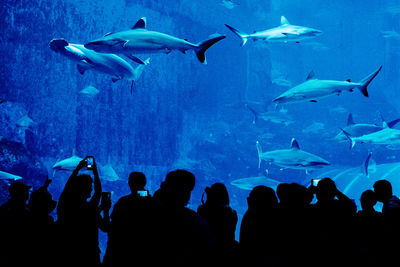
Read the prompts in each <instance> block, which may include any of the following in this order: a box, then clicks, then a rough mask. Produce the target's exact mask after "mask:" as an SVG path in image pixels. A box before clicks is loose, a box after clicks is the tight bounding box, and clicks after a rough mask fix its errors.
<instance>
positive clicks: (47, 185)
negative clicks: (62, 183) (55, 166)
mask: <svg viewBox="0 0 400 267" xmlns="http://www.w3.org/2000/svg"><path fill="white" fill-rule="evenodd" d="M52 181H53V180H50V179H49V176H48V175H46V181H45V182H44V185H43V187H44V188H48V187H49V185H50V184H51V182H52Z"/></svg>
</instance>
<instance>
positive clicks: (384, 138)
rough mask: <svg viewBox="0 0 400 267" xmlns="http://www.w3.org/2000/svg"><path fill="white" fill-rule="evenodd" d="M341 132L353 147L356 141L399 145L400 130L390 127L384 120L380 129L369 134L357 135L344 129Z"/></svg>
mask: <svg viewBox="0 0 400 267" xmlns="http://www.w3.org/2000/svg"><path fill="white" fill-rule="evenodd" d="M342 131H343V133H344V134H345V136H346V137H347V139H348V140H349V141H350V142H351V147H350V148H353V147H354V146H355V144H356V143H357V142H359V143H366V144H373V145H386V146H388V145H392V146H395V145H399V144H400V130H398V129H392V128H390V127H389V125H388V124H387V123H386V122H385V121H384V122H383V124H382V129H381V130H379V131H376V132H373V133H370V134H365V135H362V136H359V137H355V136H352V135H351V134H350V133H348V132H347V131H346V130H344V129H342Z"/></svg>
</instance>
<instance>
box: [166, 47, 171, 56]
mask: <svg viewBox="0 0 400 267" xmlns="http://www.w3.org/2000/svg"><path fill="white" fill-rule="evenodd" d="M171 52H172V50H171V48H168V47H166V48H165V54H167V55H168V54H169V53H171Z"/></svg>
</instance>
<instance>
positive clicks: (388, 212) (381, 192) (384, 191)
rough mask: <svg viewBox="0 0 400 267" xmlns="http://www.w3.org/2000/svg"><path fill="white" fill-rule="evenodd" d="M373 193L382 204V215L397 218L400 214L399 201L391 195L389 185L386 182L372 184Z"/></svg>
mask: <svg viewBox="0 0 400 267" xmlns="http://www.w3.org/2000/svg"><path fill="white" fill-rule="evenodd" d="M374 191H375V193H376V198H377V200H378V201H380V202H382V203H383V207H382V213H383V215H385V216H387V217H392V216H394V217H398V216H399V214H400V200H399V198H398V197H397V196H395V195H393V192H392V185H391V183H390V182H389V181H387V180H379V181H376V182H375V183H374Z"/></svg>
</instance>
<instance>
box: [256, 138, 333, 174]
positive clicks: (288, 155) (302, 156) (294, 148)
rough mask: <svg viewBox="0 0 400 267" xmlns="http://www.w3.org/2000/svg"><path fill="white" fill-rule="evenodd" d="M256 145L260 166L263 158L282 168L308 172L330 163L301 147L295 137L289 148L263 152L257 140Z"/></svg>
mask: <svg viewBox="0 0 400 267" xmlns="http://www.w3.org/2000/svg"><path fill="white" fill-rule="evenodd" d="M256 147H257V152H258V167H259V168H260V166H261V161H262V160H264V161H266V162H269V163H272V164H275V165H277V166H279V167H282V168H287V169H300V170H305V171H306V172H307V173H308V172H309V171H312V170H315V169H319V168H323V167H325V166H328V165H330V163H329V162H328V161H326V160H325V159H323V158H321V157H319V156H317V155H314V154H311V153H309V152H306V151H304V150H302V149H300V146H299V144H298V142H297V141H296V139H295V138H292V141H291V145H290V148H288V149H277V150H272V151H267V152H263V151H262V149H261V145H260V143H259V142H258V141H257V142H256Z"/></svg>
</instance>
